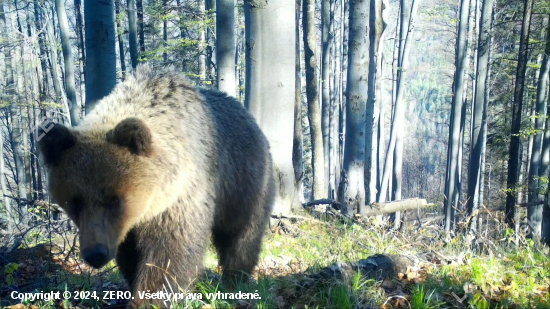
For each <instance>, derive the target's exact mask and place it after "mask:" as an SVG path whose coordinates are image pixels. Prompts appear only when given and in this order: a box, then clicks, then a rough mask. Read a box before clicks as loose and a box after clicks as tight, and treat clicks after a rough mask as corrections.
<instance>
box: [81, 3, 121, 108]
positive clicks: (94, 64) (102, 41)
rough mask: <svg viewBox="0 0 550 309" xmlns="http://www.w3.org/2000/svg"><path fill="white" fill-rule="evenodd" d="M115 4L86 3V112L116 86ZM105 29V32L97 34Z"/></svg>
mask: <svg viewBox="0 0 550 309" xmlns="http://www.w3.org/2000/svg"><path fill="white" fill-rule="evenodd" d="M114 12H115V9H114V2H113V0H109V1H100V0H84V18H85V21H86V24H85V32H86V33H85V35H86V113H89V112H90V111H91V110H92V109H93V108H94V106H95V104H96V103H97V101H99V100H101V99H102V98H103V97H105V96H106V95H108V94H109V93H111V91H112V90H113V88H114V87H115V85H116V49H115V16H114ZM98 29H102V31H98Z"/></svg>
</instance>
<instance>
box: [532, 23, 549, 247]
mask: <svg viewBox="0 0 550 309" xmlns="http://www.w3.org/2000/svg"><path fill="white" fill-rule="evenodd" d="M545 39H546V47H545V50H544V53H543V54H542V64H541V67H540V73H539V78H538V81H537V94H536V101H535V102H536V105H535V109H536V114H535V131H536V134H535V136H534V138H533V145H532V148H531V149H532V150H531V157H530V159H531V164H530V168H529V180H528V185H529V196H528V202H538V201H540V200H544V195H542V194H541V192H540V185H541V179H540V177H547V175H544V174H541V173H540V172H541V163H542V162H541V161H542V160H541V159H542V158H541V157H542V140H543V135H544V124H545V121H546V119H545V118H546V92H547V88H548V73H549V71H550V65H549V63H548V56H549V55H550V20H548V25H547V28H546V33H545ZM542 210H543V205H536V206H529V207H527V220H529V222H530V224H529V227H530V229H531V235H532V236H533V237H537V238H538V237H541V236H542Z"/></svg>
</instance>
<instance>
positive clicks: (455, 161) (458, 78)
mask: <svg viewBox="0 0 550 309" xmlns="http://www.w3.org/2000/svg"><path fill="white" fill-rule="evenodd" d="M469 14H470V1H469V0H461V2H460V17H459V18H460V21H459V23H458V37H457V39H456V42H457V44H456V52H455V63H456V65H455V67H456V69H455V76H454V80H453V99H452V102H451V119H450V128H449V143H448V155H447V176H446V179H445V208H444V209H445V231H447V232H448V231H450V230H451V229H454V220H455V211H456V207H458V202H459V183H460V178H461V175H460V168H461V160H460V152H461V148H462V144H461V132H462V130H463V128H464V125H463V115H462V112H463V106H464V99H463V96H464V79H465V78H464V71H465V69H466V66H465V61H466V53H467V50H468V40H467V37H468V16H469Z"/></svg>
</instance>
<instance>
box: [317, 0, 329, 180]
mask: <svg viewBox="0 0 550 309" xmlns="http://www.w3.org/2000/svg"><path fill="white" fill-rule="evenodd" d="M313 2H314V4H315V1H313ZM314 6H315V5H314ZM314 12H315V10H314ZM331 24H332V19H331V7H330V0H322V1H321V28H322V33H321V35H322V38H321V47H322V49H323V50H322V54H321V62H322V63H321V78H322V79H321V85H322V86H321V89H322V91H321V131H322V134H323V156H324V167H323V168H324V179H325V181H326V185H327V186H328V185H329V181H328V180H329V169H330V163H331V162H330V152H329V151H330V146H329V140H330V66H329V64H330V50H331V47H332V33H331V31H330V27H331ZM314 34H315V33H313V35H314Z"/></svg>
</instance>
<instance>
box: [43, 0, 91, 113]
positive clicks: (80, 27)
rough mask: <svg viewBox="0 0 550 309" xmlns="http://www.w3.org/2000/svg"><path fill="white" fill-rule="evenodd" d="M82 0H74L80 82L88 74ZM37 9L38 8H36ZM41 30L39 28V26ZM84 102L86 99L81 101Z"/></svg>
mask: <svg viewBox="0 0 550 309" xmlns="http://www.w3.org/2000/svg"><path fill="white" fill-rule="evenodd" d="M81 4H82V1H81V0H74V12H75V19H76V35H77V36H78V49H79V50H80V67H81V71H82V72H80V74H81V76H80V78H81V79H80V83H81V84H82V83H83V82H84V76H85V74H86V49H85V48H84V22H83V21H82V5H81ZM35 10H36V8H35ZM37 31H39V28H37ZM81 102H82V103H84V101H81Z"/></svg>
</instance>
